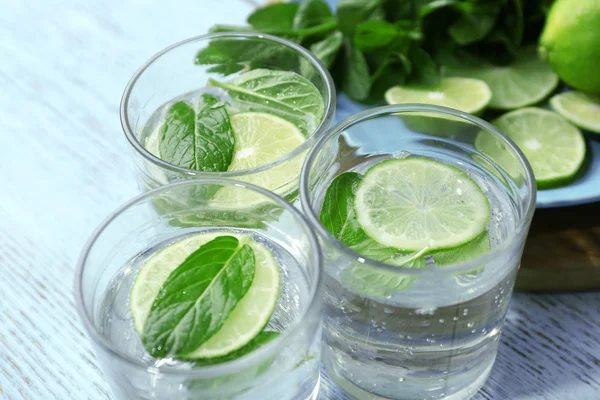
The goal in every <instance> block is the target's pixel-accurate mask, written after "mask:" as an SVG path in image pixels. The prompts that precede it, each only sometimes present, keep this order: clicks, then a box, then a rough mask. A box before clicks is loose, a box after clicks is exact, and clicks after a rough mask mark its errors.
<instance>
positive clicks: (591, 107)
mask: <svg viewBox="0 0 600 400" xmlns="http://www.w3.org/2000/svg"><path fill="white" fill-rule="evenodd" d="M550 105H551V106H552V108H553V109H554V111H556V112H557V113H559V114H560V115H562V116H563V117H565V118H566V119H568V120H569V121H571V122H572V123H574V124H575V125H577V126H578V127H580V128H581V129H585V130H588V131H591V132H595V133H600V95H593V94H586V93H583V92H577V91H573V92H566V93H561V94H557V95H556V96H553V97H552V98H551V99H550Z"/></svg>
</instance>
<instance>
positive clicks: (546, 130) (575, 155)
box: [475, 107, 585, 189]
mask: <svg viewBox="0 0 600 400" xmlns="http://www.w3.org/2000/svg"><path fill="white" fill-rule="evenodd" d="M492 123H493V124H494V125H496V126H497V127H498V128H499V129H500V130H501V131H503V132H504V133H506V134H507V135H508V136H509V137H510V138H511V139H512V140H514V141H515V143H516V144H517V146H519V148H520V149H521V150H522V151H523V153H524V154H525V157H527V160H528V161H529V163H530V164H531V167H532V168H533V173H534V175H535V180H536V182H537V187H538V189H547V188H551V187H556V186H560V185H563V184H565V183H568V182H569V181H570V180H571V179H572V178H573V177H574V176H575V174H576V173H577V171H579V168H581V165H582V164H583V160H584V159H585V141H584V139H583V135H582V134H581V131H579V129H577V128H576V127H575V126H573V125H571V124H570V123H569V122H568V121H567V120H565V119H564V118H563V117H561V116H560V115H558V114H556V113H553V112H552V111H547V110H543V109H541V108H535V107H528V108H522V109H520V110H515V111H511V112H509V113H506V114H504V115H502V116H501V117H500V118H498V119H496V120H495V121H493V122H492ZM480 137H481V138H482V139H480ZM480 140H484V139H483V137H482V136H481V135H479V136H478V137H477V140H476V143H475V146H476V147H477V148H485V143H477V141H480ZM492 149H493V148H492V147H490V148H489V150H490V151H492ZM488 154H489V155H492V156H494V155H493V154H491V153H489V152H488ZM499 157H502V154H499Z"/></svg>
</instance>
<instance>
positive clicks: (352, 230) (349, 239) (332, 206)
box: [319, 172, 399, 262]
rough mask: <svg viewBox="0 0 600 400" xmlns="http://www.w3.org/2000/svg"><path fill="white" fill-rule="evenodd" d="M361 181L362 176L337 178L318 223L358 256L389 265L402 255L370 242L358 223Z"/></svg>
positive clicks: (353, 174) (355, 174) (349, 174)
mask: <svg viewBox="0 0 600 400" xmlns="http://www.w3.org/2000/svg"><path fill="white" fill-rule="evenodd" d="M361 180H362V176H361V175H360V174H358V173H356V172H344V173H343V174H340V175H338V176H337V177H336V178H335V179H334V180H333V181H332V182H331V184H330V185H329V187H328V188H327V192H326V193H325V199H324V200H323V207H322V208H321V214H320V215H319V219H320V220H321V223H322V224H323V226H324V227H325V229H327V230H328V231H329V232H330V233H331V234H332V235H333V236H334V237H335V238H336V239H337V240H339V241H340V242H341V243H342V244H344V245H346V246H348V247H349V248H351V249H352V250H353V251H355V252H356V253H358V254H360V255H362V256H363V257H366V258H370V259H372V260H376V261H380V262H387V261H388V260H391V259H393V258H394V257H396V256H397V255H398V254H399V251H398V250H397V249H394V248H390V247H386V246H383V245H380V244H379V243H377V242H376V241H374V240H373V239H371V238H370V237H369V236H367V234H366V233H365V232H364V231H363V229H362V228H361V226H360V225H359V223H358V220H357V219H356V211H355V209H354V195H355V193H356V190H357V188H358V185H359V183H360V181H361Z"/></svg>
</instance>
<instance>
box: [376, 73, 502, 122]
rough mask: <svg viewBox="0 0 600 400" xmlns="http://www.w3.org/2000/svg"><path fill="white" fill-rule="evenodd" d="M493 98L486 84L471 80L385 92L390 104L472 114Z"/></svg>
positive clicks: (398, 88) (444, 80) (453, 79)
mask: <svg viewBox="0 0 600 400" xmlns="http://www.w3.org/2000/svg"><path fill="white" fill-rule="evenodd" d="M491 97H492V92H491V91H490V88H489V87H488V85H486V83H485V82H483V81H481V80H478V79H470V78H445V79H442V81H441V82H440V84H439V85H437V86H422V87H421V86H394V87H392V88H390V89H388V90H387V92H385V100H386V101H387V102H388V104H402V103H424V104H433V105H436V106H444V107H450V108H454V109H457V110H460V111H464V112H467V113H471V114H476V113H478V112H479V111H481V110H483V109H484V108H485V107H486V106H487V105H488V103H489V101H490V99H491Z"/></svg>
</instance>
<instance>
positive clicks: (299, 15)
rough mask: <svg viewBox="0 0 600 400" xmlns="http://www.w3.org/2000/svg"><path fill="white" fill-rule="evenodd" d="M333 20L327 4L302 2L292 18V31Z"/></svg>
mask: <svg viewBox="0 0 600 400" xmlns="http://www.w3.org/2000/svg"><path fill="white" fill-rule="evenodd" d="M332 18H333V14H332V13H331V10H330V9H329V6H328V5H327V3H326V2H325V1H323V0H304V1H303V2H302V3H300V7H299V8H298V11H297V12H296V15H295V16H294V29H303V28H310V27H311V26H316V25H320V24H323V23H325V22H327V21H329V20H331V19H332Z"/></svg>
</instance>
